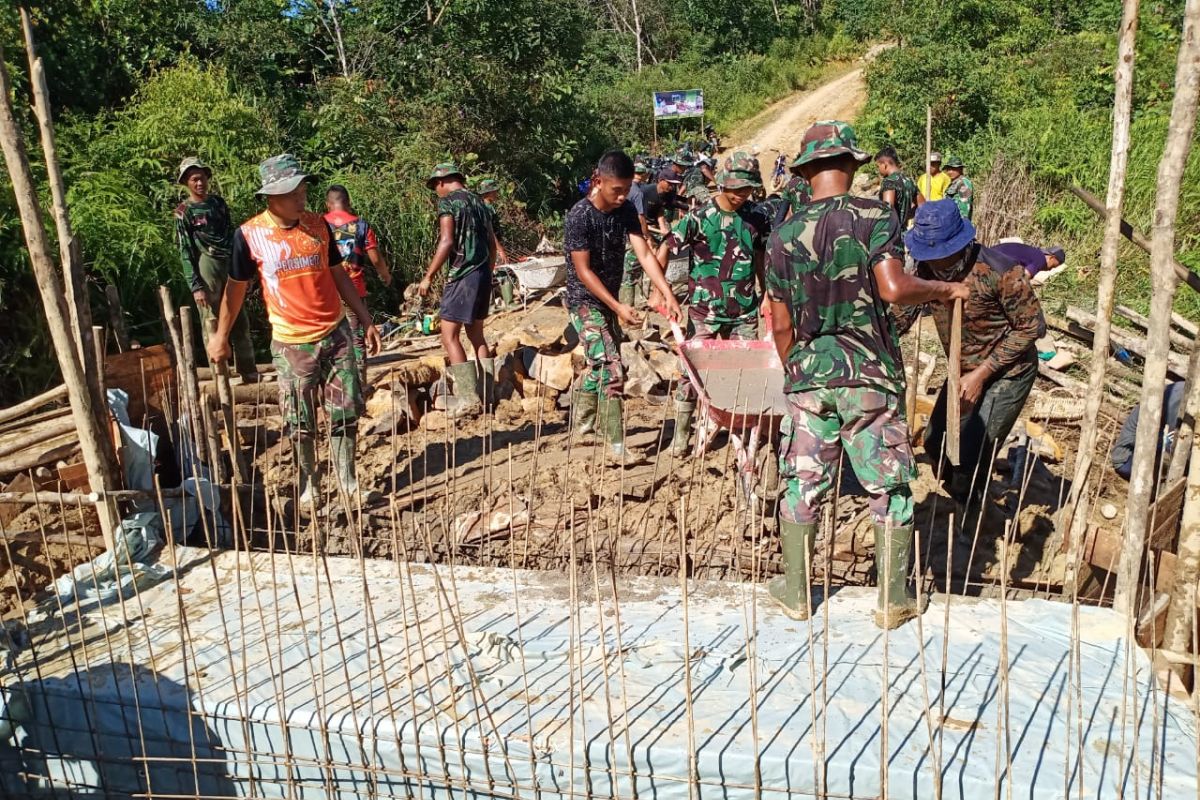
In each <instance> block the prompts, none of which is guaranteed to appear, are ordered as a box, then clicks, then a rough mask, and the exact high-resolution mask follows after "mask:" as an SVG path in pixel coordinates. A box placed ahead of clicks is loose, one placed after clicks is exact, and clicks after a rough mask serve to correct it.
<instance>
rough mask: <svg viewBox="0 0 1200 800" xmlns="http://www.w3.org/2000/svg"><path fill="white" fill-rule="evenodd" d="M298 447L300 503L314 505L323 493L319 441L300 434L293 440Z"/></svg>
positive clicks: (297, 464)
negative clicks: (318, 451) (318, 449)
mask: <svg viewBox="0 0 1200 800" xmlns="http://www.w3.org/2000/svg"><path fill="white" fill-rule="evenodd" d="M292 443H293V447H295V449H296V468H297V469H298V470H299V472H300V505H301V506H302V507H305V508H308V507H311V506H313V505H314V504H315V503H316V502H317V501H318V500H319V498H320V495H321V476H320V475H319V474H318V473H317V443H316V441H315V440H314V439H313V437H311V436H306V435H304V434H300V435H299V436H297V437H296V438H295V439H293V440H292Z"/></svg>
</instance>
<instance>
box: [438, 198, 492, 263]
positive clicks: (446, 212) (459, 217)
mask: <svg viewBox="0 0 1200 800" xmlns="http://www.w3.org/2000/svg"><path fill="white" fill-rule="evenodd" d="M446 216H450V217H453V218H454V250H453V252H451V254H450V270H449V272H448V273H447V275H446V282H447V283H453V282H454V281H458V280H462V279H463V278H465V277H466V276H468V275H470V274H471V273H472V272H475V271H476V270H479V269H490V268H491V246H492V214H491V212H490V211H489V210H488V207H487V204H486V203H484V202H483V201H482V200H480V199H479V197H478V195H476V194H474V193H473V192H469V191H467V190H466V189H455V190H454V191H453V192H451V193H450V194H448V195H446V196H445V197H443V198H441V199H440V200H438V219H439V220H440V219H441V218H442V217H446Z"/></svg>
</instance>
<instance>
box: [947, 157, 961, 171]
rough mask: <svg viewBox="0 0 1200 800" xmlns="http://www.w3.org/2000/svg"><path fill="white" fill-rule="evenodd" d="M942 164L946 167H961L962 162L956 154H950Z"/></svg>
mask: <svg viewBox="0 0 1200 800" xmlns="http://www.w3.org/2000/svg"><path fill="white" fill-rule="evenodd" d="M942 166H943V167H945V168H946V169H963V162H962V159H961V158H959V157H958V156H950V157H949V158H948V159H946V163H944V164H942Z"/></svg>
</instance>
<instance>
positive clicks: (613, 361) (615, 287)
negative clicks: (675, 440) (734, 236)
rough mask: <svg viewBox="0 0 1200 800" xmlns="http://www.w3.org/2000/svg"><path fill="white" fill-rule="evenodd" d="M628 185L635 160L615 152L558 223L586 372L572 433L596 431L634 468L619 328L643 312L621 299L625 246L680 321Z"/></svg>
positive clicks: (615, 456) (612, 454)
mask: <svg viewBox="0 0 1200 800" xmlns="http://www.w3.org/2000/svg"><path fill="white" fill-rule="evenodd" d="M632 183H633V161H631V160H630V158H629V156H627V155H625V153H623V152H622V151H620V150H610V151H609V152H607V153H605V154H604V155H603V156H601V158H600V162H599V163H598V164H597V165H596V171H595V173H594V182H593V188H592V191H591V192H590V193H589V194H588V196H587V197H585V198H583V199H582V200H580V201H579V202H577V203H576V204H575V205H574V206H572V207H571V210H570V211H569V212H567V217H566V219H565V220H564V221H563V250H564V251H566V254H567V309H568V312H569V314H570V318H571V324H572V325H573V326H574V327H575V330H576V332H577V333H578V334H579V343H580V345H581V347H582V349H583V355H584V358H585V359H586V360H587V371H586V372H585V373H584V375H583V380H582V382H581V384H580V386H579V388H578V389H576V391H575V392H574V397H573V398H572V405H573V407H574V414H575V424H576V429H575V430H576V433H577V434H580V435H585V434H591V433H592V432H594V431H595V430H597V428H598V429H599V430H600V431H601V432H602V433H603V435H604V438H605V440H606V444H607V448H606V453H607V457H608V458H609V460H611V461H613V462H615V463H617V464H635V463H638V462H639V461H641V460H642V458H643V456H642V454H641V453H639V452H637V451H636V450H634V449H633V448H629V447H627V446H626V445H625V427H624V391H625V379H624V371H623V369H622V367H621V349H620V343H621V330H620V327H619V323H620V322H625V323H627V324H630V325H637V324H639V323H640V322H641V315H640V314H638V312H637V311H636V310H635V309H634V308H633V307H632V306H630V305H629V304H628V303H622V302H621V301H620V300H619V299H618V295H619V293H620V286H621V274H622V272H623V264H624V256H625V245H626V242H627V241H629V242H630V243H631V244H632V246H633V250H634V252H635V253H636V254H637V258H638V261H639V262H640V263H641V265H642V267H643V268H644V269H645V270H646V272H647V274H648V275H649V276H650V280H651V282H652V283H653V284H654V286H655V288H656V289H658V291H659V292H661V293H662V294H663V295H664V296H665V298H666V300H665V303H666V311H667V315H668V316H670V317H671V318H672V319H678V318H679V316H680V312H679V304H678V303H677V302H675V298H674V296H672V295H671V289H670V287H669V286H668V285H667V281H666V278H665V277H664V276H663V272H662V268H661V267H659V265H658V262H657V261H656V260H655V258H654V253H653V252H651V250H650V246H649V244H648V243H647V242H646V240H645V238H644V237H643V236H642V227H641V224H640V223H639V221H638V216H637V211H636V210H635V209H634V207H633V204H632V203H630V202H629V201H628V200H627V199H626V198H627V197H628V196H629V189H630V185H631V184H632Z"/></svg>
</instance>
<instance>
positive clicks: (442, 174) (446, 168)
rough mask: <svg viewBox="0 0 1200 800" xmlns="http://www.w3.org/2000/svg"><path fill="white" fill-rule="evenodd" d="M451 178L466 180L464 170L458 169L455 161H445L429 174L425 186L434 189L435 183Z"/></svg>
mask: <svg viewBox="0 0 1200 800" xmlns="http://www.w3.org/2000/svg"><path fill="white" fill-rule="evenodd" d="M450 177H458V178H460V179H465V176H464V175H463V174H462V170H460V169H459V168H458V164H455V163H454V162H453V161H443V162H442V163H440V164H438V165H436V166H435V167H434V168H433V171H432V172H430V173H429V177H428V178H426V179H425V186H426V187H427V188H429V189H432V188H433V183H434V181H437V180H440V179H442V178H450Z"/></svg>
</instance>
